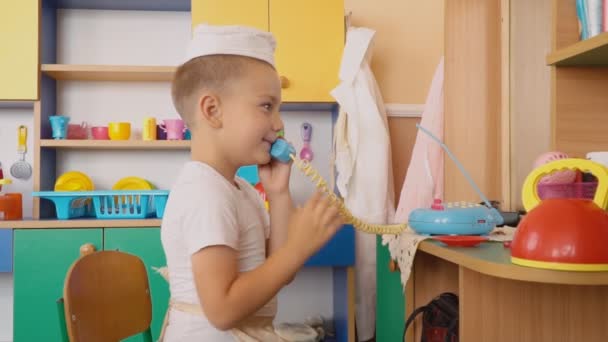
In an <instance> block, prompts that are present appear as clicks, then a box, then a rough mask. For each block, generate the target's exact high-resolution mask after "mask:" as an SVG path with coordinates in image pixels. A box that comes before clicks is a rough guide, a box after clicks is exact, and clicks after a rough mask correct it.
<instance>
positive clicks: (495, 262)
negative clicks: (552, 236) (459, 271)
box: [418, 240, 608, 285]
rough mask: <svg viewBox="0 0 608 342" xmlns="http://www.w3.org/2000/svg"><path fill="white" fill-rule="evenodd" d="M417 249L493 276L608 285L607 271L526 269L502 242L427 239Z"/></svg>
mask: <svg viewBox="0 0 608 342" xmlns="http://www.w3.org/2000/svg"><path fill="white" fill-rule="evenodd" d="M418 250H419V251H422V252H425V253H428V254H431V255H434V256H436V257H438V258H441V259H444V260H446V261H449V262H452V263H454V264H458V265H460V266H463V267H466V268H468V269H471V270H474V271H476V272H479V273H482V274H486V275H489V276H492V277H497V278H505V279H513V280H523V281H533V282H539V283H551V284H568V285H608V272H573V271H556V270H545V269H540V268H532V267H523V266H518V265H515V264H512V263H511V250H510V249H509V248H505V247H504V246H503V244H502V242H484V243H482V244H480V245H478V246H477V247H471V248H466V247H446V246H444V245H443V244H441V243H439V242H437V241H431V240H425V241H422V242H421V243H420V245H419V246H418Z"/></svg>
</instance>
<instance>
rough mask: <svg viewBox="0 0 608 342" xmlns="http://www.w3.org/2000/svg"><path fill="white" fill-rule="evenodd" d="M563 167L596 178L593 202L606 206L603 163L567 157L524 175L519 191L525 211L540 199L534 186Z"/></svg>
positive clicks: (607, 192) (606, 175)
mask: <svg viewBox="0 0 608 342" xmlns="http://www.w3.org/2000/svg"><path fill="white" fill-rule="evenodd" d="M564 169H569V170H581V171H584V172H591V173H592V174H593V175H594V176H595V177H596V178H597V189H596V191H595V197H594V198H593V202H595V204H597V206H598V207H600V208H603V209H606V208H607V207H608V169H607V168H606V167H605V166H604V165H602V164H599V163H596V162H593V161H591V160H587V159H577V158H568V159H559V160H556V161H553V162H550V163H547V164H545V165H542V166H539V167H538V168H536V169H534V170H533V171H532V172H531V173H530V174H529V175H528V177H526V180H525V181H524V186H523V188H522V192H521V197H522V202H523V205H524V208H525V209H526V211H530V210H532V209H533V208H534V207H536V206H537V205H538V204H539V203H540V201H541V199H540V197H539V196H538V192H537V191H536V188H537V186H538V182H540V180H541V179H542V177H544V176H546V175H548V174H550V173H551V172H554V171H559V170H564Z"/></svg>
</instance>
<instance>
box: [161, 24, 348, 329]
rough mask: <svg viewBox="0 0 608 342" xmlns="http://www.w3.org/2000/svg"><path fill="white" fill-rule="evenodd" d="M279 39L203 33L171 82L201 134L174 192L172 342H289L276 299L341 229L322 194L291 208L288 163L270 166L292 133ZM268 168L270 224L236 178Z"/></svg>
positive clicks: (204, 29) (236, 30)
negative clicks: (277, 63) (277, 61)
mask: <svg viewBox="0 0 608 342" xmlns="http://www.w3.org/2000/svg"><path fill="white" fill-rule="evenodd" d="M274 47H275V41H274V38H273V37H272V35H271V34H269V33H267V32H263V31H259V30H256V29H252V28H246V27H237V26H228V27H218V26H208V25H200V26H198V27H197V28H196V29H195V30H194V33H193V38H192V41H191V43H190V46H189V49H188V56H187V59H188V60H187V61H186V62H185V63H184V64H183V65H181V66H180V67H179V68H178V70H177V72H176V74H175V76H174V80H173V84H172V96H173V102H174V105H175V107H176V109H177V111H178V112H179V114H180V116H181V117H182V118H183V120H184V121H185V122H186V124H187V125H188V127H189V128H190V130H191V133H192V147H191V159H192V160H191V161H189V162H187V163H186V164H185V165H184V167H183V169H182V171H181V172H180V174H179V175H178V177H177V181H176V183H175V185H174V186H173V188H172V189H171V194H170V197H169V201H168V203H167V207H166V211H165V215H164V218H163V223H162V229H161V239H162V244H163V248H164V250H165V254H166V257H167V265H168V269H169V279H170V281H169V282H170V289H171V305H170V310H169V320H168V325H167V329H166V332H165V341H235V340H237V341H238V340H241V341H256V340H260V341H282V340H281V339H280V338H278V337H277V336H276V335H275V333H274V331H273V329H272V319H273V317H274V315H275V314H276V299H275V296H276V294H277V292H278V291H279V290H280V289H281V288H282V287H283V286H284V285H286V284H287V283H289V282H290V281H291V280H292V279H293V277H294V276H295V274H296V272H297V271H298V269H299V268H300V267H302V265H303V264H304V262H305V261H306V260H307V259H308V258H309V257H310V256H311V255H312V254H314V253H315V252H316V251H317V250H318V249H319V248H320V247H321V246H323V245H324V244H325V243H326V242H327V241H328V240H329V239H330V238H331V236H333V234H335V232H336V231H337V230H338V228H339V227H340V226H341V225H342V219H341V217H340V214H339V212H338V208H337V206H335V205H333V204H332V202H331V201H330V200H329V199H328V198H326V197H324V196H322V195H321V194H315V195H314V196H313V197H312V198H311V199H310V200H308V202H307V203H306V204H305V205H304V206H303V207H302V208H297V209H295V208H293V205H292V200H291V197H290V194H289V175H290V168H291V165H290V164H283V163H280V162H277V161H275V160H271V158H270V154H269V151H270V146H271V144H272V143H273V142H274V141H275V140H276V139H277V135H278V133H279V132H280V131H282V130H283V122H282V120H281V118H280V114H279V111H278V110H279V105H280V103H281V85H280V81H279V77H278V75H277V72H276V70H275V68H274V57H273V55H274ZM251 164H257V165H259V177H260V180H261V182H262V185H263V186H264V189H265V192H266V196H267V199H268V201H269V205H270V215H269V216H270V217H268V214H267V212H266V210H265V208H264V204H263V202H262V200H261V199H260V198H259V195H258V193H257V192H256V190H255V189H254V188H253V187H251V185H249V184H248V183H247V182H245V181H244V180H242V179H240V178H238V177H235V174H236V171H237V169H238V168H239V167H241V166H244V165H251Z"/></svg>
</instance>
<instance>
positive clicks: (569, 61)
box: [547, 32, 608, 66]
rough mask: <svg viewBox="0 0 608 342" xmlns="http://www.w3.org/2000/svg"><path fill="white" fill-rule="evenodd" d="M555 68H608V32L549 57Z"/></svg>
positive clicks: (548, 62) (560, 50)
mask: <svg viewBox="0 0 608 342" xmlns="http://www.w3.org/2000/svg"><path fill="white" fill-rule="evenodd" d="M547 64H549V65H555V66H608V32H604V33H601V34H599V35H597V36H595V37H592V38H589V39H585V40H582V41H580V42H577V43H574V44H572V45H569V46H567V47H565V48H563V49H559V50H557V51H555V52H552V53H550V54H549V55H548V56H547Z"/></svg>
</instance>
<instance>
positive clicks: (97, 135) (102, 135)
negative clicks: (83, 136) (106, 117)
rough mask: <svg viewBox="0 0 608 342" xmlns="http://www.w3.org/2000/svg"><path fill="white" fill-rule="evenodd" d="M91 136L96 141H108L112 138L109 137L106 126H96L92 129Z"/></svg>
mask: <svg viewBox="0 0 608 342" xmlns="http://www.w3.org/2000/svg"><path fill="white" fill-rule="evenodd" d="M91 135H92V136H93V139H95V140H108V139H110V137H109V136H108V127H106V126H96V127H91Z"/></svg>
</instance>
